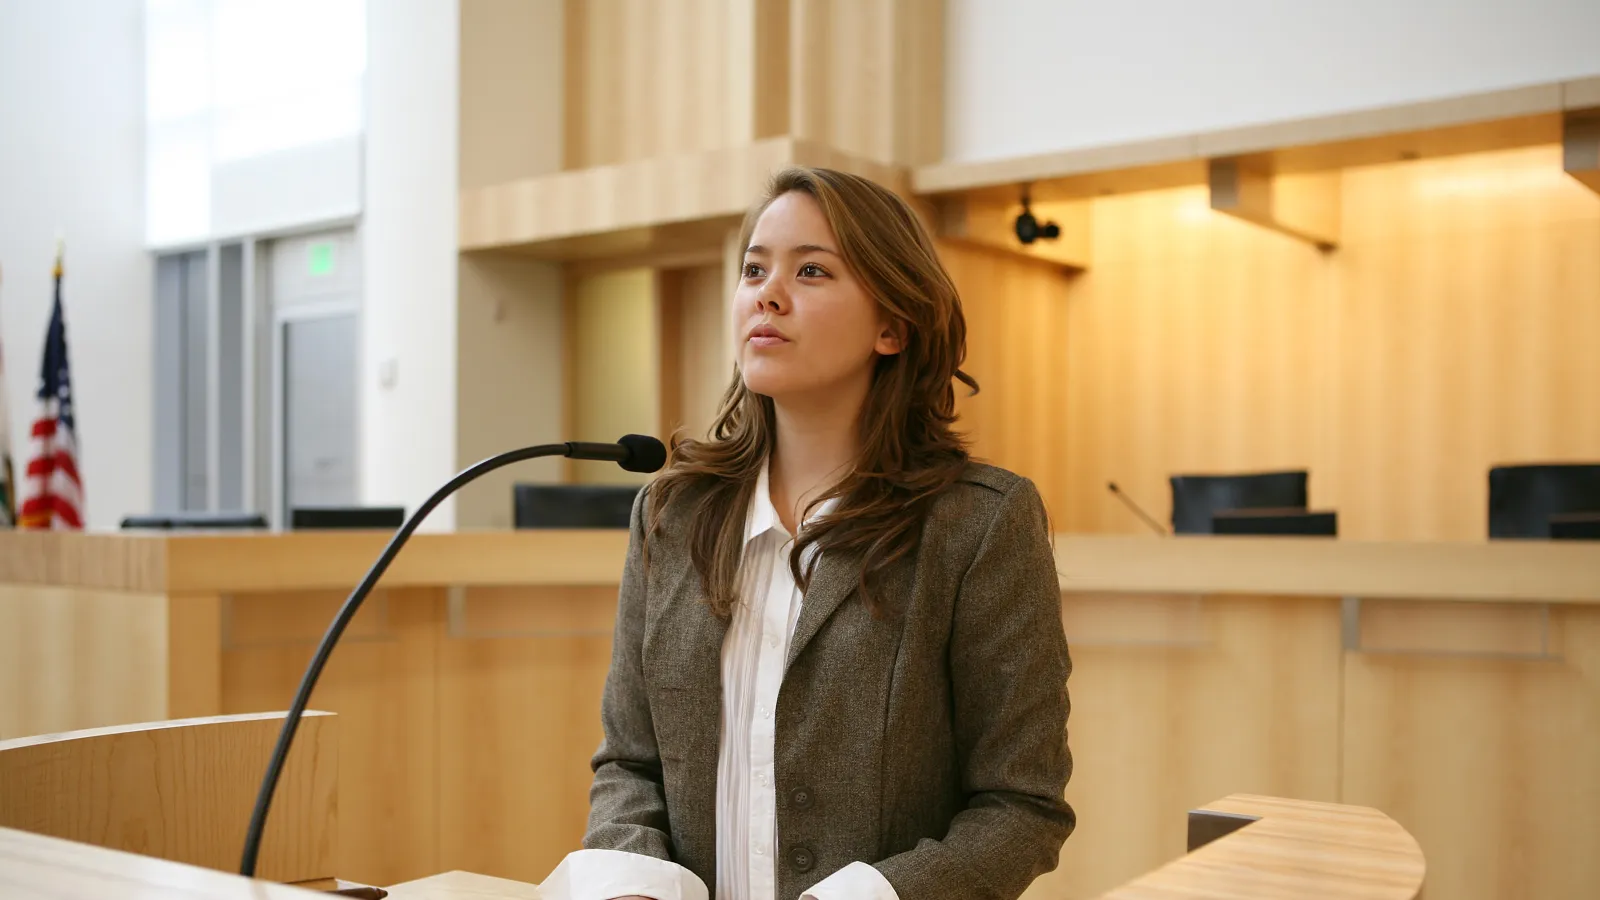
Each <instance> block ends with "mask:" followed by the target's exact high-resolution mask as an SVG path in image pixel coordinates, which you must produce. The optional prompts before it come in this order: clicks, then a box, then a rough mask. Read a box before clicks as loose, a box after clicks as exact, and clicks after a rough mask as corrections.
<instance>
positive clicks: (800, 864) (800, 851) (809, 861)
mask: <svg viewBox="0 0 1600 900" xmlns="http://www.w3.org/2000/svg"><path fill="white" fill-rule="evenodd" d="M816 864H817V858H816V857H815V856H813V855H812V854H811V848H810V847H804V846H802V847H792V848H790V850H789V868H791V869H794V870H795V871H796V872H809V871H811V868H812V867H813V866H815V865H816Z"/></svg>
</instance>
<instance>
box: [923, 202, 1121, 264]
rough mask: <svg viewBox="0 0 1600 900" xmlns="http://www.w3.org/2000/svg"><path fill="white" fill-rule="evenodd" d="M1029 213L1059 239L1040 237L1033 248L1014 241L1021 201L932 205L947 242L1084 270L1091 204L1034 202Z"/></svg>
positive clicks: (1090, 235) (1087, 259)
mask: <svg viewBox="0 0 1600 900" xmlns="http://www.w3.org/2000/svg"><path fill="white" fill-rule="evenodd" d="M1029 209H1030V211H1031V212H1032V213H1033V215H1034V217H1035V218H1036V219H1037V220H1038V222H1039V224H1040V225H1041V226H1043V225H1045V224H1054V225H1055V226H1056V227H1057V228H1059V229H1061V233H1060V235H1059V236H1058V237H1056V238H1053V239H1045V238H1041V239H1039V240H1036V241H1034V242H1033V243H1031V244H1024V243H1022V242H1021V241H1020V240H1018V239H1017V232H1016V223H1017V216H1019V215H1021V213H1022V203H1021V201H1020V199H1019V200H1016V201H1014V202H1004V203H1002V202H997V201H985V200H967V199H964V198H960V197H956V198H947V199H944V200H941V201H939V202H938V203H937V204H936V205H935V207H934V210H935V212H934V218H935V220H936V228H937V232H938V236H939V237H940V238H942V239H944V240H946V241H957V242H962V243H969V244H977V245H979V246H981V247H983V248H984V249H988V250H1000V251H1003V252H1005V253H1014V254H1017V255H1019V256H1024V257H1028V258H1030V259H1036V260H1039V261H1041V262H1052V263H1056V264H1058V265H1061V266H1065V267H1068V268H1070V269H1074V270H1076V269H1084V268H1088V266H1089V262H1090V260H1091V259H1093V253H1092V252H1091V249H1090V247H1091V242H1092V239H1093V229H1092V227H1091V225H1090V222H1089V220H1090V210H1091V204H1090V203H1089V201H1087V200H1071V201H1066V202H1059V203H1033V204H1030V206H1029Z"/></svg>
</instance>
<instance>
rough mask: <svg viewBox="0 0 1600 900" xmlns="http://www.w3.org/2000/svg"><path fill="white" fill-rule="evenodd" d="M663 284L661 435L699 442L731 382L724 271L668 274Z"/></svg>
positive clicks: (706, 268) (699, 269)
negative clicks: (679, 433) (673, 434)
mask: <svg viewBox="0 0 1600 900" xmlns="http://www.w3.org/2000/svg"><path fill="white" fill-rule="evenodd" d="M662 284H663V295H662V298H663V305H662V331H661V341H662V376H661V388H662V391H663V403H662V409H663V417H662V422H663V423H664V426H663V431H664V432H670V431H672V430H677V429H681V431H682V434H683V435H684V436H685V437H690V438H697V439H698V438H703V437H704V436H705V435H706V433H707V431H708V430H709V429H710V427H711V423H712V421H713V420H714V419H715V418H716V414H717V407H718V405H719V404H720V403H721V401H722V395H723V392H724V391H726V390H727V387H728V382H729V379H730V378H731V377H732V365H733V356H732V350H731V349H730V348H729V347H728V346H726V345H727V344H729V343H730V335H729V334H728V329H729V324H728V295H729V291H728V289H727V287H726V285H725V284H724V279H723V267H722V266H721V265H707V266H696V267H694V268H692V269H675V270H670V271H667V272H664V273H662ZM669 394H670V397H669V396H668V395H669ZM669 408H670V410H671V412H672V415H671V416H670V417H669V416H668V415H667V413H666V410H668V409H669Z"/></svg>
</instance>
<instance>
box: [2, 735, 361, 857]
mask: <svg viewBox="0 0 1600 900" xmlns="http://www.w3.org/2000/svg"><path fill="white" fill-rule="evenodd" d="M337 725H338V722H337V719H336V718H335V717H334V716H332V715H330V714H327V713H323V712H316V711H308V712H307V713H306V715H305V717H304V718H303V719H302V720H301V723H300V728H299V730H298V731H297V733H296V736H295V743H294V747H293V749H292V750H291V751H290V754H289V759H288V762H287V764H286V765H285V766H284V769H283V775H282V779H281V780H280V781H279V783H278V791H277V794H276V797H275V801H274V803H273V805H272V815H271V817H270V818H269V819H268V820H267V830H266V833H265V835H264V836H263V839H262V843H261V857H260V859H259V860H258V863H257V869H256V872H257V875H258V877H260V878H266V879H271V880H273V881H307V880H310V879H314V878H331V877H334V876H335V874H336V873H335V865H336V862H337V860H338V853H337V850H338V846H337V835H336V833H335V831H336V828H337V821H338V814H337V807H336V806H335V805H334V793H335V787H336V785H337V781H338V778H339V741H338V729H337ZM282 726H283V715H282V714H281V713H279V714H267V715H255V716H219V717H215V718H207V719H180V720H167V721H161V722H149V723H143V724H139V725H123V726H116V727H112V728H97V729H90V730H86V731H74V732H70V733H67V734H53V735H44V736H41V737H32V738H22V739H18V740H12V741H3V742H0V827H6V828H20V829H23V830H25V831H31V832H36V833H38V834H47V835H52V836H54V837H60V838H66V839H68V840H74V841H82V842H84V843H87V844H94V845H95V846H99V847H107V848H110V849H113V850H126V851H128V852H130V853H140V854H144V855H147V856H153V857H157V858H159V859H169V860H174V861H176V862H184V863H189V864H191V865H196V866H204V867H206V868H210V869H219V870H223V871H233V870H236V869H237V868H238V865H239V854H240V852H241V848H243V846H244V837H245V832H246V830H247V828H248V826H249V823H250V812H251V809H252V808H253V806H254V803H255V797H256V792H257V790H258V789H259V788H260V786H261V776H262V773H263V772H265V771H266V767H267V761H268V760H269V759H270V758H271V756H272V750H273V746H274V744H275V743H276V742H277V738H278V732H279V731H280V730H281V728H282Z"/></svg>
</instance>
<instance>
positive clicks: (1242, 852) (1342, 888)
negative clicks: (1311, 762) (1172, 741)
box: [1101, 794, 1427, 900]
mask: <svg viewBox="0 0 1600 900" xmlns="http://www.w3.org/2000/svg"><path fill="white" fill-rule="evenodd" d="M1202 809H1204V810H1206V811H1210V812H1218V813H1226V814H1231V815H1242V816H1251V817H1254V818H1256V819H1257V821H1255V822H1252V823H1251V824H1249V825H1247V826H1245V827H1243V828H1241V829H1239V830H1238V831H1235V832H1233V833H1232V834H1229V835H1227V836H1226V837H1222V838H1219V839H1217V840H1215V841H1213V842H1211V843H1209V844H1206V845H1205V846H1203V847H1200V848H1199V849H1197V850H1195V851H1194V852H1192V853H1189V854H1186V855H1184V856H1181V857H1179V858H1178V859H1175V860H1173V861H1172V862H1170V863H1167V864H1166V865H1164V866H1162V867H1160V868H1158V869H1156V870H1154V871H1152V872H1149V873H1147V874H1145V875H1143V876H1140V877H1139V878H1136V879H1134V880H1133V881H1130V882H1128V883H1126V884H1123V885H1122V886H1120V887H1117V888H1114V889H1112V890H1111V891H1109V892H1107V893H1105V894H1102V895H1101V900H1124V898H1127V900H1132V898H1135V897H1150V896H1189V894H1188V893H1187V892H1186V891H1185V889H1186V888H1194V889H1203V891H1204V894H1205V896H1223V895H1226V896H1238V897H1300V896H1317V892H1318V891H1319V890H1327V891H1329V892H1330V895H1331V894H1335V893H1336V894H1337V895H1338V896H1355V895H1356V893H1357V889H1359V894H1360V896H1363V897H1374V898H1395V900H1410V898H1414V897H1416V896H1417V895H1418V894H1419V892H1420V891H1421V890H1422V886H1423V881H1424V880H1425V878H1426V876H1427V861H1426V859H1425V858H1424V856H1423V853H1422V848H1421V846H1420V845H1418V843H1417V840H1416V838H1415V837H1413V836H1412V835H1411V833H1410V832H1408V831H1406V830H1405V828H1403V827H1401V825H1400V824H1399V823H1398V822H1396V821H1394V820H1393V819H1391V818H1389V817H1388V816H1387V815H1385V814H1384V813H1382V812H1381V811H1379V810H1376V809H1371V808H1368V807H1364V806H1349V805H1344V804H1337V803H1319V802H1314V801H1301V800H1289V799H1285V798H1280V797H1262V796H1256V795H1250V794H1233V795H1229V796H1227V797H1224V798H1222V799H1221V800H1218V801H1216V802H1214V803H1210V804H1207V805H1206V806H1205V807H1203V808H1202Z"/></svg>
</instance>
